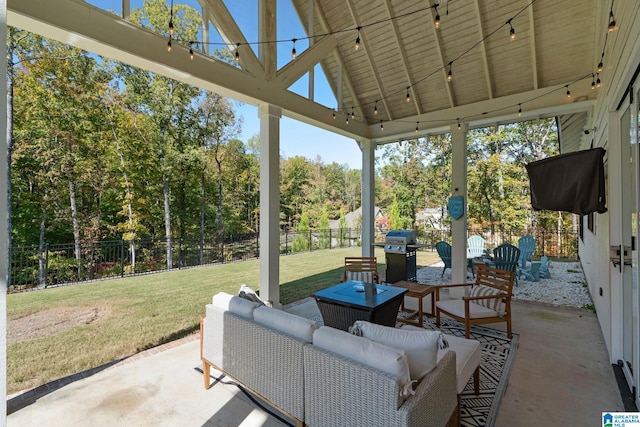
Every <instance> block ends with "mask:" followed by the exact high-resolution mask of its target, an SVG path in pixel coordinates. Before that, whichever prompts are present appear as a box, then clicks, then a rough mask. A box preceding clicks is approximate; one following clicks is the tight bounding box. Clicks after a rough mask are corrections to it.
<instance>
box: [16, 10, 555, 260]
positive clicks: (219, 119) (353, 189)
mask: <svg viewBox="0 0 640 427" xmlns="http://www.w3.org/2000/svg"><path fill="white" fill-rule="evenodd" d="M174 9H175V14H174V20H173V23H174V29H175V32H176V37H178V38H180V39H184V40H193V39H196V35H197V33H198V31H199V28H200V27H201V18H200V14H199V12H198V11H196V10H195V9H192V8H190V7H189V6H186V5H175V6H174ZM167 14H168V10H167V5H166V4H165V2H164V1H162V0H146V1H145V2H144V5H143V8H142V9H136V10H134V11H132V13H131V18H130V19H131V20H132V21H134V22H137V23H139V24H140V25H144V26H145V27H146V28H149V29H151V30H153V31H157V32H160V33H164V32H166V22H165V21H166V17H167V16H168V15H167ZM7 43H8V52H9V55H8V57H9V64H8V69H9V71H8V73H9V78H8V81H9V96H10V97H9V105H10V107H9V115H10V117H9V132H10V135H11V138H10V141H11V144H10V166H11V167H10V174H11V176H10V198H11V200H10V206H11V237H12V245H14V246H19V245H39V246H40V247H42V246H43V245H44V243H45V242H74V244H75V245H76V247H77V251H76V252H77V254H78V255H77V256H78V257H79V253H80V245H81V242H83V241H100V240H106V239H123V240H125V241H129V242H134V241H136V240H139V239H147V238H157V239H162V240H164V241H165V242H166V247H167V249H166V250H167V253H166V260H167V267H168V268H171V266H172V263H173V261H172V253H171V247H172V245H171V242H172V239H177V238H185V237H189V238H194V237H195V238H198V239H200V240H201V241H204V240H205V239H208V238H211V237H222V236H225V235H238V234H243V233H249V232H255V231H259V230H258V224H259V221H258V216H259V156H260V153H259V137H258V136H254V137H252V138H250V139H249V140H247V141H242V140H240V139H239V135H240V134H241V130H242V120H241V117H239V116H238V114H237V112H236V110H235V107H236V106H235V104H234V102H233V101H231V100H229V99H227V98H225V97H222V96H220V95H218V94H215V93H210V92H207V91H204V90H201V89H199V88H196V87H193V86H190V85H187V84H185V83H181V82H177V81H175V80H172V79H169V78H166V77H163V76H159V75H155V74H153V73H150V72H147V71H143V70H140V69H137V68H134V67H131V66H129V65H125V64H122V63H118V62H115V61H111V60H107V59H105V58H101V57H99V56H97V55H95V54H90V53H88V52H85V51H82V50H79V49H77V48H74V47H71V46H68V45H65V44H62V43H58V42H55V41H52V40H48V39H45V38H42V37H39V36H36V35H34V34H30V33H27V32H25V31H22V30H20V29H17V28H9V29H8V38H7ZM214 56H215V57H216V58H217V59H218V60H221V61H227V62H229V63H233V58H232V57H231V55H230V54H229V52H228V51H218V52H215V53H214ZM557 152H558V139H557V131H556V128H555V122H554V121H553V120H539V121H536V122H529V123H519V124H515V125H509V126H496V127H492V128H486V129H479V130H473V131H471V132H470V133H469V137H468V209H469V224H470V226H472V227H473V226H475V227H484V228H486V227H494V228H495V227H498V228H505V227H507V228H528V227H533V228H535V227H538V226H541V227H546V226H547V225H549V224H553V225H558V224H563V223H565V222H566V221H567V218H564V217H563V216H561V215H558V214H556V213H549V212H546V213H545V212H543V213H537V212H532V210H531V207H530V204H529V193H528V179H527V176H526V171H525V169H524V165H525V164H526V163H527V162H530V161H532V160H536V159H540V158H543V157H546V156H549V155H552V154H556V153H557ZM377 155H378V157H377V162H378V163H377V168H376V190H375V191H376V204H377V205H378V206H381V207H383V209H384V210H385V212H386V216H385V219H384V221H386V223H385V225H387V226H388V227H390V228H412V227H414V226H415V221H416V218H417V217H418V215H419V214H420V213H421V212H422V211H423V210H424V209H425V208H437V209H440V210H441V211H442V212H443V213H445V212H446V203H447V199H448V197H449V196H450V195H451V188H450V187H451V186H450V183H451V138H450V136H449V135H447V134H444V135H435V136H429V137H427V138H417V139H414V140H408V141H404V142H401V143H398V144H389V145H385V146H382V147H380V148H379V149H378V150H377ZM360 174H361V171H359V170H352V169H350V168H349V167H348V166H347V165H341V164H338V163H331V164H325V163H324V162H323V161H322V159H321V158H317V159H307V158H304V157H301V156H294V157H291V158H285V157H281V161H280V193H281V200H280V223H281V227H282V228H283V229H284V228H291V229H300V230H304V229H308V228H320V229H327V228H328V226H329V221H330V220H332V219H339V218H340V220H341V222H340V224H342V225H344V227H343V228H346V223H345V222H344V216H345V214H346V213H348V212H352V211H354V210H356V209H357V208H358V207H359V206H360V202H361V198H360V197H361V196H360V192H361V188H360V180H361V178H360ZM447 221H448V219H447V216H446V215H444V216H443V220H442V223H441V224H438V225H437V226H439V227H446V226H447V225H448V224H447ZM130 251H133V252H134V253H135V246H134V245H133V243H131V247H130ZM134 258H135V255H134ZM78 259H79V258H78Z"/></svg>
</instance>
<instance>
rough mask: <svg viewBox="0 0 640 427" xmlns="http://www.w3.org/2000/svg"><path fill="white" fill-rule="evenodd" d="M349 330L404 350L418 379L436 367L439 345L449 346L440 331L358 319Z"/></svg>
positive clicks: (413, 373) (412, 372)
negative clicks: (384, 324) (396, 326)
mask: <svg viewBox="0 0 640 427" xmlns="http://www.w3.org/2000/svg"><path fill="white" fill-rule="evenodd" d="M349 331H350V332H351V333H352V334H354V335H358V336H361V337H364V338H368V339H370V340H372V341H375V342H378V343H380V344H384V345H387V346H389V347H393V348H398V349H402V350H404V351H405V353H406V354H407V361H408V363H409V373H410V375H411V379H412V380H418V381H419V380H420V379H421V378H422V377H424V376H425V375H426V374H428V373H429V372H431V371H432V370H433V368H435V367H436V364H437V363H438V361H437V355H438V347H439V345H442V347H446V346H447V344H446V341H445V340H444V335H443V334H442V332H440V331H427V330H425V329H418V330H410V329H402V328H393V327H391V326H382V325H377V324H375V323H370V322H367V321H364V320H357V321H356V322H355V323H354V324H353V326H352V327H351V328H349Z"/></svg>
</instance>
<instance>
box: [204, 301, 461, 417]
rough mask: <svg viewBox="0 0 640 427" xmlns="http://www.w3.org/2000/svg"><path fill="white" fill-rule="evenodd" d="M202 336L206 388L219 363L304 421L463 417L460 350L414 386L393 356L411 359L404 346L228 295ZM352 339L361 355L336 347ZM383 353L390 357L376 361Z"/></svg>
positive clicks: (212, 311)
mask: <svg viewBox="0 0 640 427" xmlns="http://www.w3.org/2000/svg"><path fill="white" fill-rule="evenodd" d="M200 334H201V335H200V340H201V341H200V352H201V359H202V362H203V370H204V385H205V388H209V386H210V373H211V367H214V369H216V370H218V371H220V372H221V373H223V374H225V375H227V376H229V377H232V378H233V379H234V380H236V381H237V382H239V383H241V384H242V385H243V386H244V387H246V388H247V389H249V390H250V391H252V392H253V393H255V394H256V395H258V396H259V397H260V398H261V399H263V400H264V401H266V402H267V403H269V404H270V405H272V406H273V407H275V408H276V409H278V410H279V411H281V412H282V413H284V414H285V415H287V416H289V417H291V418H293V419H294V420H295V421H296V423H297V424H298V426H309V427H340V426H354V425H358V426H384V427H387V426H416V427H417V426H434V427H437V426H444V425H447V424H448V423H449V422H451V420H454V421H455V414H456V411H455V410H456V407H457V406H458V401H457V397H456V393H457V392H456V359H455V357H456V355H455V353H454V352H452V351H447V352H446V354H444V356H442V357H441V358H439V360H438V362H437V364H436V365H435V368H434V369H433V370H432V371H431V372H429V373H427V374H426V375H425V376H424V377H423V378H422V379H421V380H420V381H419V382H418V383H417V385H413V386H412V382H411V381H410V380H409V385H408V387H407V381H406V380H407V379H408V371H407V373H406V378H405V377H404V376H403V373H402V372H401V370H400V371H396V370H394V369H397V367H394V366H395V365H394V363H395V362H394V360H393V359H394V358H395V359H401V358H402V357H405V356H404V351H402V350H397V349H394V348H391V347H387V346H383V345H382V344H378V343H375V342H373V341H370V340H367V339H366V338H362V337H359V336H355V335H351V334H349V333H348V332H345V331H340V330H338V329H333V328H330V327H326V326H322V327H318V323H317V322H314V321H311V320H309V319H305V318H302V317H300V316H296V315H293V314H291V313H287V312H284V311H281V310H277V309H274V308H270V307H266V306H261V305H260V304H258V303H254V302H251V301H247V300H245V299H242V298H239V297H236V296H231V295H228V294H222V293H221V294H217V295H216V296H214V298H213V302H212V304H208V305H207V307H206V316H205V317H204V318H203V319H202V321H201V329H200ZM314 335H315V339H314ZM352 341H353V343H355V344H354V345H355V350H354V354H355V355H354V356H353V357H347V356H345V355H340V354H338V353H337V352H342V353H344V346H342V349H335V351H332V349H331V348H329V347H331V346H332V345H334V344H333V343H336V342H341V343H343V344H344V343H345V342H349V343H351V342H352ZM349 345H351V344H349ZM372 346H373V347H372ZM336 351H337V352H336ZM398 351H399V352H401V353H402V357H400V358H398V356H397V352H398ZM383 354H386V355H387V356H389V357H390V360H382V359H379V360H369V359H371V358H378V357H384V355H383ZM355 359H361V361H357V360H355ZM403 360H405V361H406V358H405V359H403ZM405 363H406V362H405ZM398 366H399V365H398ZM381 367H382V368H383V369H384V370H382V369H379V368H381ZM398 369H399V368H398ZM385 370H386V372H385ZM411 388H413V390H412V391H410V392H407V390H410V389H411ZM403 390H404V392H403Z"/></svg>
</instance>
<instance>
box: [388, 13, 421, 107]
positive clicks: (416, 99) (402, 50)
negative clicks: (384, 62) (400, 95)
mask: <svg viewBox="0 0 640 427" xmlns="http://www.w3.org/2000/svg"><path fill="white" fill-rule="evenodd" d="M384 5H385V6H386V8H387V15H388V16H389V19H391V18H392V17H393V16H394V15H393V10H392V8H391V2H390V0H385V1H384ZM391 26H392V27H393V36H394V38H395V40H396V44H397V45H398V51H399V52H400V56H401V57H402V66H403V69H404V74H405V77H406V78H407V86H410V87H411V88H413V86H414V82H413V80H412V79H411V73H410V72H409V64H408V63H407V53H406V50H405V48H404V44H403V43H402V42H401V41H400V36H399V34H398V25H397V24H396V20H395V19H391ZM409 90H411V89H409ZM412 92H413V94H412V95H411V98H412V100H413V105H414V106H415V107H416V114H422V107H421V105H422V104H421V102H420V97H419V96H418V91H416V90H412Z"/></svg>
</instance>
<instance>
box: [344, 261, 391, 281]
mask: <svg viewBox="0 0 640 427" xmlns="http://www.w3.org/2000/svg"><path fill="white" fill-rule="evenodd" d="M347 280H359V281H362V282H366V283H380V281H381V280H380V274H379V273H378V260H377V258H376V257H374V256H373V257H345V259H344V271H343V272H342V277H341V279H340V281H341V282H346V281H347Z"/></svg>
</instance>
